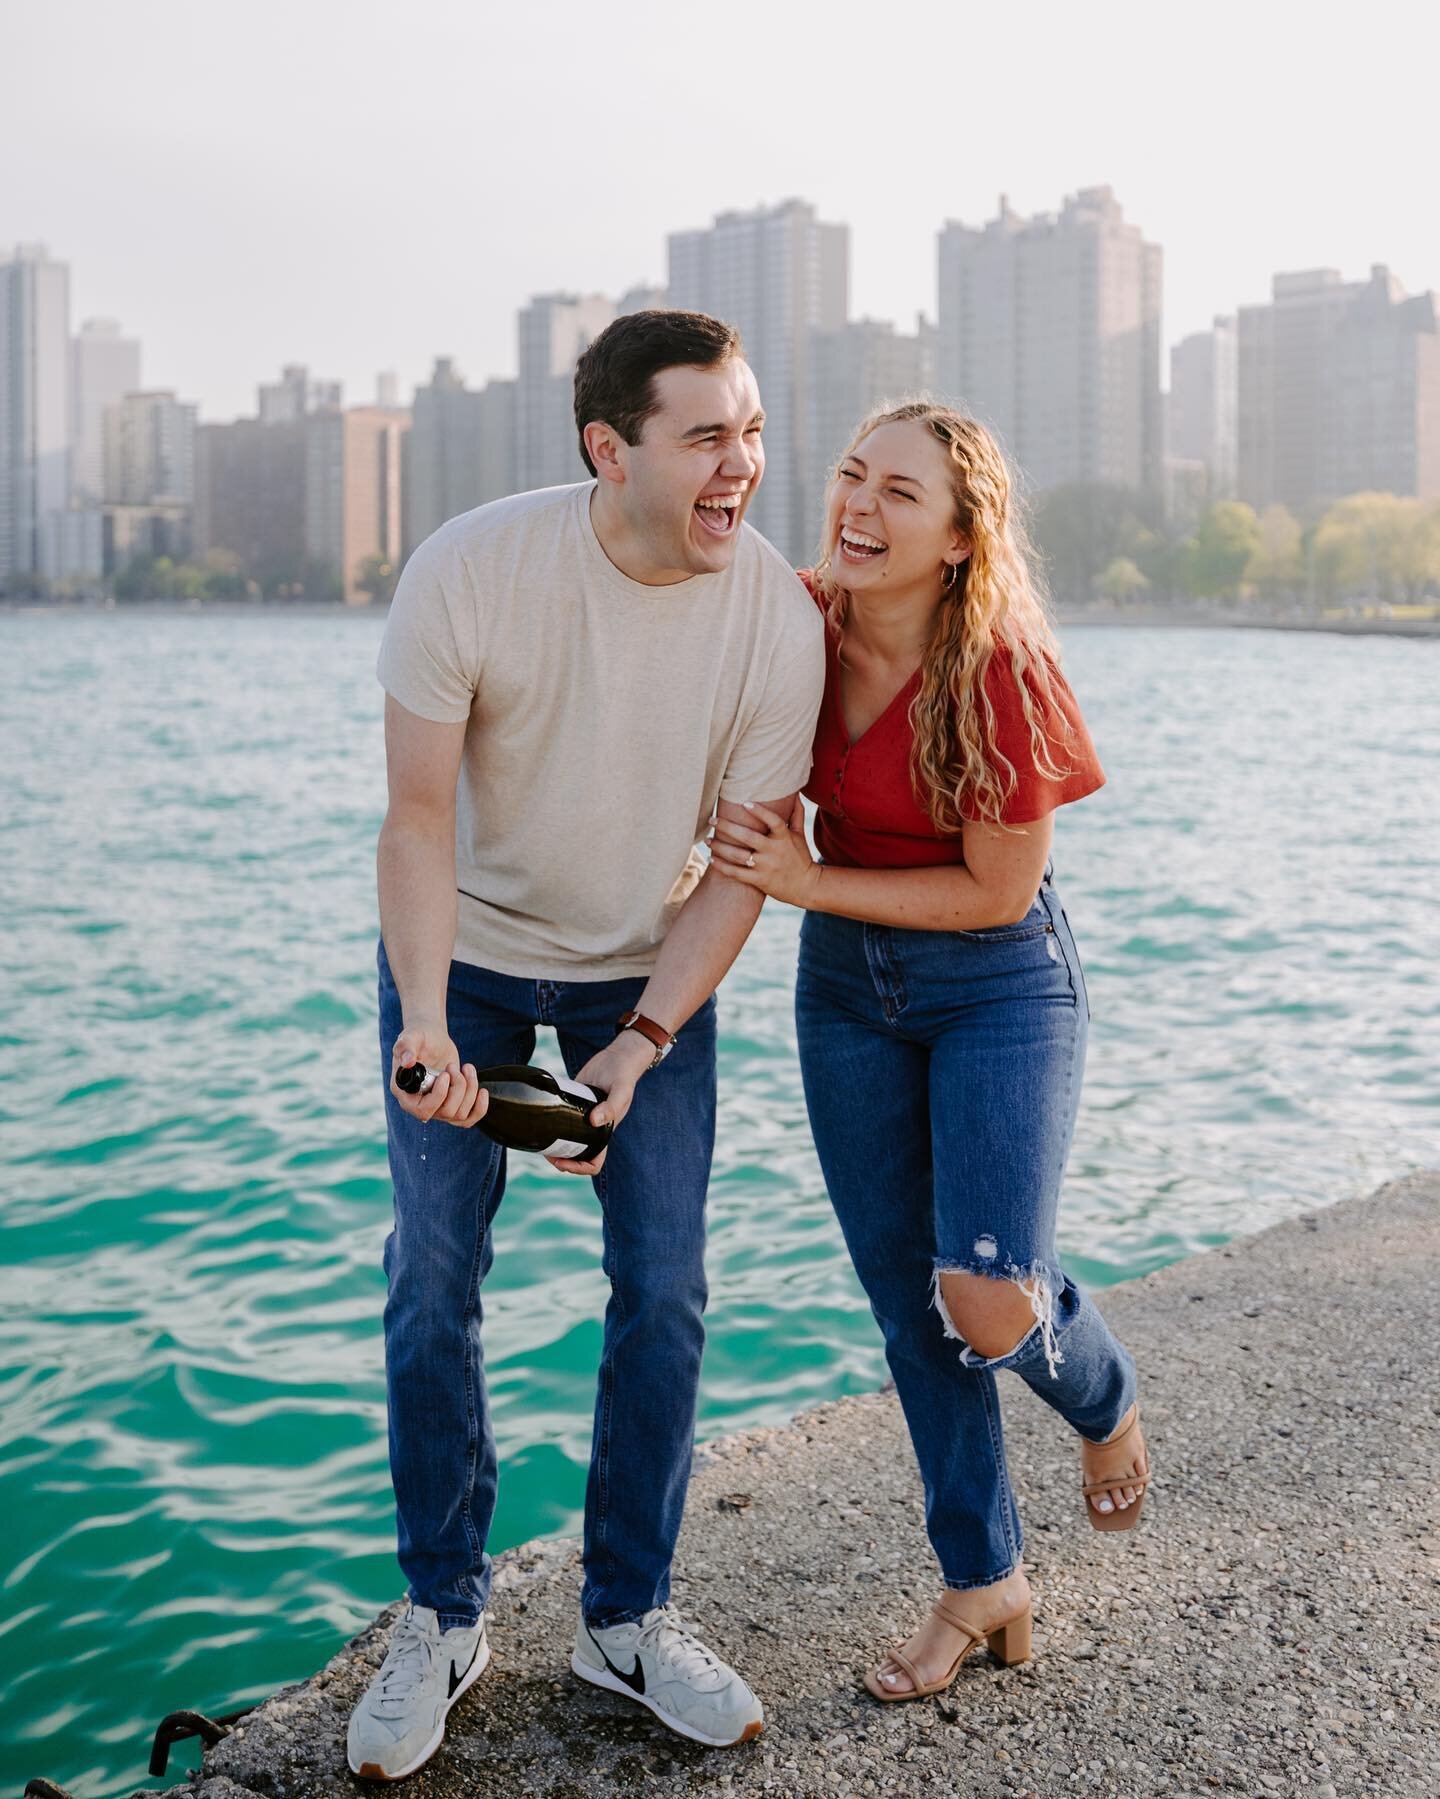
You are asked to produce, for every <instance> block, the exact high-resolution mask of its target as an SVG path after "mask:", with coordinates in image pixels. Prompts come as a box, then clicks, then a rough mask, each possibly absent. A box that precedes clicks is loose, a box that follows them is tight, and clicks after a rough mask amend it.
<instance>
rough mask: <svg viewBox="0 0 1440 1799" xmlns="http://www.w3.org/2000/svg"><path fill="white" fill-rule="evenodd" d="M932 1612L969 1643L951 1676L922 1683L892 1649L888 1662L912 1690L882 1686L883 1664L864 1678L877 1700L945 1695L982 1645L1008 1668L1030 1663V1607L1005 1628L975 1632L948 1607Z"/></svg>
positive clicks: (903, 1658) (1000, 1625)
mask: <svg viewBox="0 0 1440 1799" xmlns="http://www.w3.org/2000/svg"><path fill="white" fill-rule="evenodd" d="M932 1609H933V1611H934V1613H935V1616H936V1617H937V1618H939V1619H940V1620H941V1621H942V1622H943V1623H945V1624H948V1625H949V1626H950V1628H951V1629H952V1630H958V1631H962V1632H963V1633H964V1635H965V1636H966V1637H967V1638H968V1639H969V1640H968V1641H967V1642H966V1644H965V1647H964V1648H963V1649H962V1650H961V1651H960V1653H959V1655H957V1656H956V1657H955V1660H954V1661H953V1662H952V1663H951V1664H950V1671H949V1673H948V1674H942V1675H941V1676H940V1678H939V1680H921V1678H920V1676H919V1674H918V1672H917V1671H916V1669H915V1668H914V1666H913V1665H912V1664H911V1663H910V1661H908V1660H907V1658H906V1657H905V1656H903V1655H902V1654H901V1653H900V1651H899V1650H898V1649H892V1650H891V1651H890V1655H889V1658H888V1659H889V1660H890V1661H892V1662H894V1663H895V1665H896V1667H897V1668H903V1669H904V1671H905V1673H906V1674H908V1675H909V1677H910V1690H909V1691H908V1692H905V1693H897V1692H894V1691H893V1690H892V1689H891V1688H889V1687H887V1686H884V1685H882V1684H881V1680H880V1668H883V1667H884V1665H885V1664H884V1662H881V1664H880V1667H876V1668H871V1669H870V1671H869V1672H868V1673H867V1674H866V1676H865V1685H866V1687H867V1689H868V1690H869V1691H870V1692H872V1693H873V1694H874V1695H875V1697H876V1698H877V1699H882V1700H884V1702H885V1703H886V1704H887V1705H888V1704H890V1703H891V1701H893V1700H896V1699H928V1698H929V1697H930V1695H931V1694H932V1693H943V1692H944V1691H945V1689H946V1687H948V1686H949V1685H950V1683H951V1681H953V1680H954V1678H955V1676H956V1675H957V1674H958V1673H959V1672H960V1664H961V1662H963V1661H964V1659H965V1657H966V1656H967V1655H969V1653H970V1651H971V1650H972V1649H974V1648H975V1647H976V1646H977V1645H978V1644H980V1643H983V1644H984V1645H985V1647H986V1648H987V1649H988V1650H989V1651H990V1653H991V1655H993V1656H994V1657H995V1658H996V1660H997V1661H1001V1662H1004V1664H1005V1666H1006V1667H1007V1668H1013V1667H1014V1666H1015V1664H1016V1663H1017V1662H1027V1661H1029V1659H1030V1626H1031V1622H1032V1620H1033V1617H1034V1614H1033V1612H1032V1610H1031V1608H1030V1607H1029V1606H1028V1605H1027V1606H1026V1607H1025V1610H1024V1611H1023V1612H1017V1613H1016V1615H1015V1616H1014V1617H1013V1618H1007V1619H1006V1621H1005V1622H1004V1623H1003V1624H997V1625H996V1626H995V1628H994V1630H976V1628H975V1626H974V1625H973V1624H970V1623H968V1622H967V1621H966V1620H965V1619H964V1618H962V1617H960V1616H959V1615H958V1614H957V1613H955V1612H952V1611H951V1610H950V1609H949V1607H948V1606H945V1605H942V1604H938V1603H937V1604H936V1605H935V1606H934V1607H933V1608H932Z"/></svg>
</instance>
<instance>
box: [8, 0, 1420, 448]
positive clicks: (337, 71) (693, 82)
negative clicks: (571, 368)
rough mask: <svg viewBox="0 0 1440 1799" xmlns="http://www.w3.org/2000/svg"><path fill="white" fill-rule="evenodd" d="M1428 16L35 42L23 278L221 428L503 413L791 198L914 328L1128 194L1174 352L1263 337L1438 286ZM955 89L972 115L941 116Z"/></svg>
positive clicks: (37, 37)
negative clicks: (1299, 27)
mask: <svg viewBox="0 0 1440 1799" xmlns="http://www.w3.org/2000/svg"><path fill="white" fill-rule="evenodd" d="M1403 16H1404V15H1402V14H1401V13H1400V10H1399V8H1398V7H1392V6H1388V5H1387V4H1384V3H1383V0H1382V3H1381V4H1379V5H1377V6H1376V7H1375V8H1373V9H1371V10H1369V11H1367V23H1366V33H1365V37H1364V41H1363V42H1361V43H1359V44H1357V43H1355V42H1354V41H1345V42H1344V43H1341V42H1339V41H1338V34H1337V41H1336V42H1333V43H1332V42H1329V41H1322V40H1324V35H1325V34H1323V33H1321V32H1312V33H1310V34H1309V35H1304V34H1300V33H1298V32H1296V31H1295V30H1294V28H1293V26H1292V25H1291V24H1290V22H1289V21H1288V20H1282V19H1279V18H1270V17H1267V16H1266V15H1264V14H1263V13H1261V14H1258V15H1257V13H1256V12H1255V9H1253V8H1250V9H1248V11H1246V12H1243V13H1242V12H1241V11H1240V10H1239V9H1238V8H1234V7H1226V6H1223V5H1222V6H1220V7H1218V8H1213V7H1212V8H1210V9H1207V11H1206V13H1205V14H1203V15H1201V14H1199V13H1198V12H1197V13H1195V14H1193V15H1192V14H1179V13H1175V14H1167V15H1166V16H1165V18H1164V19H1162V20H1157V19H1156V17H1155V15H1154V14H1153V9H1151V10H1148V11H1146V10H1142V9H1139V8H1136V7H1133V6H1130V5H1118V4H1117V5H1112V6H1109V7H1105V8H1101V9H1099V10H1098V12H1096V11H1092V12H1090V13H1087V14H1085V15H1083V16H1080V15H1075V16H1071V15H1069V14H1067V13H1066V12H1065V11H1064V10H1063V9H1061V8H1058V7H1054V8H1051V7H1039V8H1036V9H1034V10H1033V11H1027V15H1026V18H1025V20H1024V21H1019V20H1016V21H1014V22H1007V21H1005V20H1003V19H995V18H984V19H979V18H971V17H968V16H966V17H963V18H956V17H954V16H953V14H952V12H947V11H943V10H941V9H939V8H930V7H926V6H923V5H922V6H919V7H918V8H917V9H916V10H915V11H914V12H913V13H912V14H910V15H907V18H906V20H905V21H904V22H903V23H902V24H887V25H885V26H884V27H882V26H880V25H878V24H877V22H876V20H875V16H874V14H873V12H871V11H869V10H867V9H864V8H860V7H858V6H849V7H847V6H844V5H840V6H838V7H837V8H835V9H832V10H831V11H830V13H829V14H827V22H826V25H825V28H824V29H823V31H820V30H814V29H807V28H806V27H805V25H804V23H803V22H802V21H801V20H800V19H798V18H794V17H791V16H790V15H789V14H788V13H786V12H785V11H784V9H770V10H769V11H768V12H765V13H762V12H761V11H760V10H759V9H757V8H753V7H745V6H743V5H742V6H741V7H740V8H739V9H738V10H736V9H732V11H731V13H729V14H727V22H728V24H729V27H730V30H729V32H728V33H727V37H728V38H729V40H730V41H731V42H732V43H733V44H735V45H738V46H739V47H738V48H727V46H726V44H725V43H724V42H720V43H717V45H716V46H715V53H714V54H713V56H711V57H710V58H709V59H706V60H702V59H698V58H693V57H689V56H683V55H681V53H680V52H679V50H678V47H676V45H675V41H674V40H675V27H674V23H673V14H670V13H668V12H666V11H664V10H663V9H661V8H658V7H655V6H651V5H629V6H616V7H615V8H613V10H612V11H611V12H610V13H609V14H597V13H595V12H594V11H593V9H585V10H584V11H582V10H581V9H580V8H578V7H576V6H569V5H564V4H561V5H558V6H557V7H555V8H551V9H547V12H546V14H545V17H544V19H543V20H542V19H540V18H539V17H537V18H535V19H533V20H526V19H521V18H519V17H515V16H509V15H506V16H497V17H489V16H486V15H483V14H477V13H476V12H475V11H474V9H462V8H459V7H453V6H441V5H437V4H433V3H432V4H428V5H420V6H418V7H417V8H414V9H412V11H411V13H410V14H407V17H406V21H405V25H404V29H403V31H400V30H397V29H396V27H395V21H394V18H393V16H392V15H391V14H390V13H389V12H388V10H387V9H384V8H379V7H366V6H358V7H353V8H347V9H346V10H345V11H344V13H343V14H342V13H341V11H340V10H339V8H338V7H336V6H333V5H330V4H328V3H327V0H316V3H315V4H314V5H312V6H309V7H307V8H305V9H303V10H302V11H301V12H300V13H298V14H297V13H296V12H295V11H294V9H290V10H289V11H286V12H285V13H283V14H282V12H281V10H280V9H279V8H278V7H277V6H274V5H267V4H263V3H262V4H259V5H251V6H249V7H246V8H244V9H241V8H239V7H234V6H229V5H225V4H220V5H217V6H216V7H213V8H206V9H204V11H203V14H194V13H192V12H187V11H186V10H184V9H182V8H180V7H178V6H177V5H174V4H172V3H171V0H141V3H139V4H137V5H136V6H134V7H131V8H127V9H125V11H124V13H123V14H115V13H113V12H112V11H111V10H109V9H104V8H101V7H99V6H98V5H92V4H77V3H76V0H57V3H56V4H55V5H54V6H53V7H50V8H46V9H44V11H43V13H42V10H41V9H39V8H33V7H32V8H26V9H24V11H23V12H17V13H16V14H15V15H14V17H13V18H12V20H11V21H9V22H8V23H7V51H8V52H9V54H8V55H7V63H8V65H9V72H10V81H9V83H8V84H7V103H6V105H5V107H3V108H0V162H3V164H4V166H6V167H7V168H8V169H11V170H15V171H23V174H22V176H21V179H20V180H18V181H12V183H10V184H8V191H7V193H6V196H5V197H4V199H0V244H6V245H8V244H13V243H16V242H33V241H36V240H39V241H44V242H47V243H48V244H49V245H50V247H51V250H52V253H54V254H55V255H57V256H61V257H63V258H65V259H66V260H67V261H68V262H70V264H71V265H72V267H73V268H74V269H75V271H76V281H75V291H74V295H73V303H74V308H73V309H74V316H75V318H76V319H77V321H78V320H83V319H86V318H91V317H105V318H114V319H118V320H120V321H121V323H122V326H123V328H124V330H125V332H126V333H127V334H128V335H131V336H135V337H138V338H140V339H141V340H142V342H144V343H146V344H148V345H151V346H153V347H154V348H153V350H152V353H151V360H150V362H149V363H148V364H147V370H146V379H147V381H149V382H151V383H153V384H154V385H156V386H157V387H163V388H171V389H174V390H176V391H177V392H180V393H182V394H184V395H185V396H186V397H187V398H190V399H193V400H196V401H198V402H199V404H200V407H201V412H202V416H203V417H205V418H206V419H223V418H230V417H236V416H241V415H243V414H244V413H245V412H246V411H247V409H248V407H249V404H250V397H251V390H252V388H253V384H254V382H255V380H256V379H258V378H259V376H260V374H261V373H262V371H268V370H273V369H275V368H278V367H280V366H282V365H283V364H285V363H289V362H304V363H307V364H308V365H309V366H310V367H312V368H314V369H317V370H322V371H324V372H325V373H326V374H328V375H332V376H334V377H335V378H338V379H340V380H342V381H343V382H344V384H345V387H346V391H347V392H348V393H349V394H351V395H360V394H366V395H368V394H369V393H370V392H371V391H372V381H373V376H374V373H375V371H376V370H377V369H378V368H392V369H394V370H396V371H397V373H398V375H399V377H400V381H401V386H402V387H403V388H405V389H407V390H408V389H412V388H413V387H414V386H416V385H418V384H420V383H422V382H423V381H424V380H425V378H426V376H427V373H428V370H429V368H430V365H431V362H432V360H433V358H434V356H435V355H449V356H452V357H453V358H454V359H455V361H456V363H457V365H458V366H459V367H460V368H461V369H462V370H463V371H464V372H465V374H466V377H467V379H469V380H471V381H472V382H476V383H481V382H483V381H485V380H486V379H487V378H491V377H506V376H510V375H513V374H514V373H516V357H515V346H514V334H513V327H512V320H513V315H514V313H515V311H516V310H517V309H518V308H519V307H520V306H521V305H522V304H523V303H524V301H525V300H526V298H527V297H528V296H531V295H534V294H543V293H547V292H554V291H559V290H565V291H571V292H578V293H582V294H583V293H591V292H596V293H609V294H621V293H624V292H625V291H627V290H628V289H630V288H632V287H633V286H635V285H636V284H637V283H644V282H650V283H654V284H657V285H658V284H660V283H661V282H663V280H664V278H665V240H666V237H667V235H668V234H670V233H673V232H680V231H686V230H699V229H704V228H705V227H706V226H707V224H708V222H709V221H710V220H711V219H712V218H714V217H715V216H716V215H717V214H719V213H722V212H725V211H727V210H736V209H740V210H750V209H754V208H755V207H756V206H758V205H762V204H763V205H774V204H776V203H778V202H780V201H782V200H784V199H787V198H790V197H792V196H803V197H805V198H806V199H807V200H809V201H810V202H812V203H813V204H814V205H815V207H816V209H817V212H818V214H819V216H820V217H821V218H823V219H834V220H837V221H840V222H842V223H845V224H847V225H848V226H849V227H850V229H851V233H852V241H853V265H852V295H851V311H852V314H853V316H855V317H865V316H869V317H874V318H879V319H884V320H890V321H893V322H894V323H895V324H897V325H898V326H899V327H900V328H901V329H906V330H908V329H912V328H913V325H914V318H915V314H916V313H917V312H924V313H925V314H926V315H927V316H929V317H932V318H933V317H934V315H935V304H936V295H935V280H934V258H933V248H932V246H933V242H934V237H935V234H936V233H938V232H939V231H940V230H942V229H943V228H944V226H945V225H946V224H947V222H949V221H951V220H955V221H959V222H961V223H964V224H967V225H971V226H975V225H979V224H980V223H982V222H983V221H984V220H986V219H988V218H989V217H990V216H991V215H992V214H993V212H994V210H995V205H996V199H997V196H998V195H999V194H1000V193H1002V192H1004V193H1006V194H1008V195H1009V197H1010V203H1011V205H1012V206H1013V207H1014V208H1015V209H1016V210H1017V211H1018V212H1020V213H1022V214H1025V215H1027V216H1028V215H1031V214H1034V213H1039V212H1045V211H1054V210H1056V209H1057V208H1058V206H1059V203H1060V199H1061V196H1062V195H1064V194H1068V193H1072V192H1075V191H1077V190H1078V189H1082V188H1085V187H1088V186H1092V185H1095V184H1099V183H1106V184H1109V185H1111V186H1112V187H1113V188H1114V189H1115V191H1116V192H1117V193H1118V194H1120V195H1121V196H1122V197H1123V199H1124V202H1125V206H1126V211H1127V215H1128V216H1129V217H1131V218H1133V219H1135V220H1137V221H1138V222H1139V223H1140V224H1141V225H1142V227H1143V229H1144V231H1145V233H1146V236H1147V237H1148V238H1149V239H1150V240H1152V241H1155V242H1158V243H1160V244H1162V245H1164V247H1165V250H1166V257H1167V267H1166V312H1165V316H1164V319H1163V321H1162V332H1163V344H1164V346H1165V348H1166V350H1167V351H1168V349H1169V348H1170V347H1171V346H1173V345H1174V344H1176V343H1177V342H1179V341H1180V340H1182V339H1183V338H1185V337H1187V336H1189V335H1191V334H1192V333H1194V332H1196V331H1201V330H1204V329H1206V328H1207V327H1208V326H1209V323H1210V321H1211V319H1212V317H1213V316H1215V315H1216V314H1220V313H1233V312H1235V311H1236V310H1237V309H1239V308H1240V307H1243V306H1246V305H1250V304H1259V303H1263V302H1264V301H1265V300H1266V298H1267V297H1268V294H1269V283H1270V277H1271V275H1272V274H1273V273H1274V272H1275V271H1276V270H1278V269H1294V270H1301V269H1310V268H1318V267H1333V268H1337V269H1339V270H1340V271H1341V273H1342V274H1343V276H1344V278H1345V279H1346V280H1355V279H1358V278H1360V277H1361V276H1363V274H1364V272H1365V271H1366V270H1368V269H1369V268H1370V266H1371V265H1372V264H1373V263H1374V262H1376V261H1378V260H1384V261H1385V262H1386V263H1388V265H1389V266H1390V267H1391V268H1393V269H1394V270H1395V271H1396V272H1397V274H1398V275H1399V276H1400V278H1401V279H1402V280H1403V281H1404V282H1405V283H1406V285H1407V286H1408V287H1409V288H1410V289H1411V290H1422V289H1424V288H1426V287H1427V286H1430V285H1432V284H1434V283H1436V282H1437V281H1440V269H1437V268H1436V266H1435V262H1436V249H1435V243H1434V232H1433V228H1432V227H1431V225H1430V222H1429V220H1430V213H1431V208H1430V207H1429V205H1428V201H1427V196H1426V193H1425V187H1426V181H1425V173H1426V170H1427V169H1428V167H1429V166H1430V157H1429V151H1428V145H1427V144H1426V141H1425V138H1426V127H1425V123H1424V121H1425V120H1426V119H1428V116H1429V115H1428V109H1427V106H1426V104H1425V102H1426V98H1427V97H1426V95H1425V93H1424V87H1423V82H1424V74H1423V68H1424V64H1423V59H1422V58H1419V57H1415V56H1413V55H1408V56H1407V55H1404V54H1402V53H1401V52H1402V50H1403V46H1404V45H1405V43H1406V42H1407V39H1408V35H1409V34H1408V31H1407V29H1406V28H1405V27H1404V26H1403V25H1402V23H1401V21H1402V18H1403ZM1242 19H1243V21H1244V30H1243V31H1239V30H1231V29H1230V24H1231V23H1232V22H1233V23H1235V24H1236V25H1237V26H1238V23H1239V21H1241V20H1242ZM282 20H283V30H282ZM857 58H859V59H860V60H859V62H858V63H857V61H856V59H857ZM936 67H940V68H942V69H944V70H945V71H946V73H945V75H944V76H943V78H941V80H940V82H939V87H938V91H939V92H940V93H942V94H944V95H945V96H946V97H947V98H948V99H950V100H951V101H952V102H953V105H951V106H942V107H935V106H933V105H931V106H926V107H917V106H916V105H915V101H916V98H917V96H919V95H920V94H921V93H923V91H924V90H923V86H922V82H921V79H920V78H919V77H918V76H917V74H916V71H917V70H920V71H923V72H924V76H925V78H926V79H935V77H934V70H935V68H936ZM857 68H863V74H864V80H863V81H861V82H859V83H853V82H852V83H851V84H850V86H849V90H848V97H852V98H853V101H854V108H853V111H854V117H855V119H856V125H855V126H854V127H853V129H844V128H843V127H844V124H845V119H846V117H847V106H846V100H847V86H846V76H847V74H849V75H852V76H853V75H854V73H855V72H856V70H857ZM977 70H979V71H980V73H976V71H977ZM952 71H953V72H952ZM1342 93H1343V95H1344V97H1345V112H1344V129H1343V130H1332V129H1330V128H1329V126H1328V125H1323V124H1322V122H1323V121H1324V120H1326V119H1327V118H1328V117H1329V116H1330V115H1331V111H1332V107H1331V101H1332V100H1334V99H1336V98H1338V97H1339V96H1340V95H1341V94H1342ZM1007 96H1008V98H1007ZM537 101H538V102H540V103H538V104H537ZM277 120H278V121H279V127H280V128H279V129H277V128H276V125H277ZM1247 122H1248V124H1249V125H1250V126H1253V129H1243V128H1242V127H1245V126H1246V125H1247ZM496 145H499V146H502V147H503V152H504V154H503V158H501V159H500V160H499V172H497V168H496V161H497V159H496V158H494V157H492V156H490V155H489V154H488V151H489V149H490V148H492V147H493V146H496ZM1272 146H1273V148H1272ZM577 147H582V148H586V151H587V153H586V154H584V155H581V156H578V157H577V155H576V153H575V152H576V149H577ZM892 171H893V173H892ZM117 195H124V196H128V197H130V198H132V199H133V197H134V196H141V197H143V200H144V205H143V207H140V208H136V207H134V206H132V205H131V204H130V203H129V199H127V200H122V201H119V202H117V200H116V196H117Z"/></svg>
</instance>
